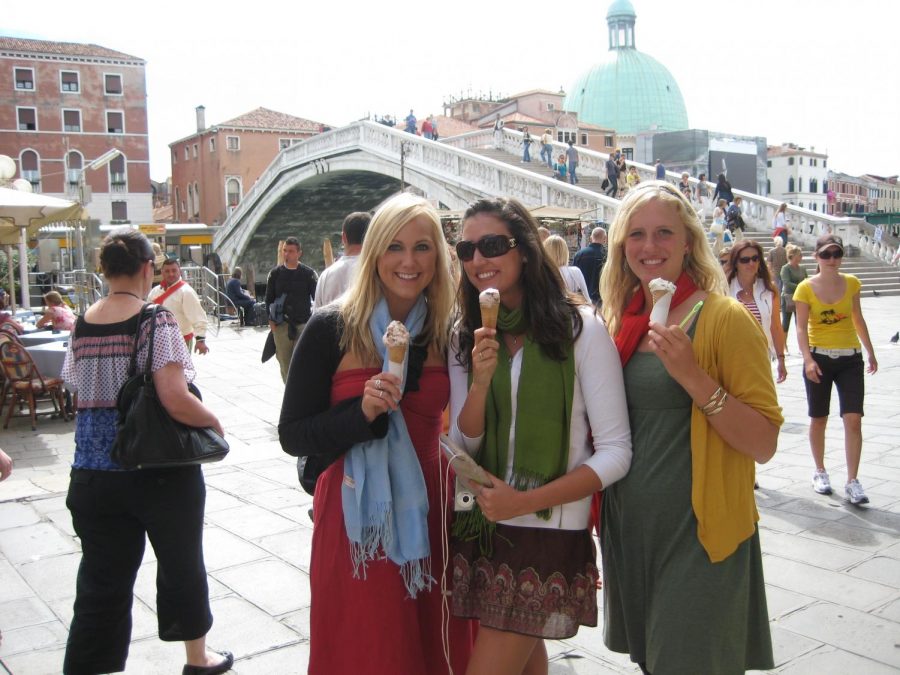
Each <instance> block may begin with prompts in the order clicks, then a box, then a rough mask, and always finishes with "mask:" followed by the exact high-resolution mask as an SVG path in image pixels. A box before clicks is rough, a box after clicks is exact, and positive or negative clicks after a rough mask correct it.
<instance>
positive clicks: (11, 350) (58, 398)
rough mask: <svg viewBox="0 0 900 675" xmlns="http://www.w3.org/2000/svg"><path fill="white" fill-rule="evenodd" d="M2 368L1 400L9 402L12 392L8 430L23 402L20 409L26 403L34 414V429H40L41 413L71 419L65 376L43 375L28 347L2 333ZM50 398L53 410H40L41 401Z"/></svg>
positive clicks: (0, 346) (0, 361)
mask: <svg viewBox="0 0 900 675" xmlns="http://www.w3.org/2000/svg"><path fill="white" fill-rule="evenodd" d="M0 370H2V371H3V376H4V378H5V381H4V383H3V388H4V391H3V398H2V399H0V400H2V401H3V402H4V403H5V401H6V392H7V391H9V392H11V393H12V398H11V400H10V401H9V408H8V410H7V413H6V419H5V420H4V422H3V428H4V429H7V428H9V420H10V418H11V417H12V415H13V411H14V410H15V408H16V404H19V407H20V409H21V407H22V404H25V405H27V406H28V409H29V412H30V414H31V429H32V430H33V431H34V430H37V415H38V414H41V415H44V414H54V415H59V416H60V417H62V418H63V419H64V420H68V419H69V414H68V413H67V412H66V405H65V392H64V389H63V381H62V378H59V377H50V378H45V377H43V376H42V375H41V373H40V372H39V371H38V369H37V366H35V365H34V361H32V360H31V354H29V353H28V350H27V349H25V347H23V346H22V345H21V344H19V343H18V342H16V341H14V340H11V339H9V338H8V337H6V336H4V335H0ZM47 399H49V400H50V401H51V402H52V403H53V411H52V413H51V411H50V410H47V411H42V412H40V413H38V411H37V401H39V400H47ZM0 413H2V408H0Z"/></svg>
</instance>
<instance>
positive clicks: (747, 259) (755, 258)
mask: <svg viewBox="0 0 900 675" xmlns="http://www.w3.org/2000/svg"><path fill="white" fill-rule="evenodd" d="M738 262H739V263H743V264H744V265H746V264H747V263H752V262H759V255H742V256H741V257H740V258H738Z"/></svg>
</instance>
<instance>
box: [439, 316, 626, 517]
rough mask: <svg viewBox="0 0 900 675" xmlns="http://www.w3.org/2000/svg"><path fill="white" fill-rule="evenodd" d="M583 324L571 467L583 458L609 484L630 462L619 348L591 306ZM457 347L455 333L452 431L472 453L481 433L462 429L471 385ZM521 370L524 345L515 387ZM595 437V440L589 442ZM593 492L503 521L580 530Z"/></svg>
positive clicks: (578, 348) (512, 438)
mask: <svg viewBox="0 0 900 675" xmlns="http://www.w3.org/2000/svg"><path fill="white" fill-rule="evenodd" d="M580 312H581V318H582V321H583V322H584V327H583V329H582V331H581V335H580V336H579V337H578V340H576V342H575V391H574V395H573V400H572V423H571V427H570V430H569V432H570V433H569V466H568V471H572V470H573V469H575V468H576V467H578V466H581V465H582V464H584V465H586V466H588V467H590V468H591V469H592V470H593V471H594V473H596V474H597V476H598V477H599V478H600V480H601V481H602V482H603V486H604V487H608V486H610V485H611V484H613V483H615V482H616V481H617V480H619V479H620V478H622V477H623V476H625V474H626V473H628V469H629V468H630V466H631V427H630V425H629V423H628V407H627V405H626V402H625V386H624V383H623V379H622V366H621V362H620V360H619V353H618V352H617V351H616V347H615V345H614V344H613V341H612V339H611V338H610V336H609V332H608V331H607V330H606V326H605V325H604V323H603V321H602V320H601V319H600V317H599V316H597V315H595V314H594V312H593V309H592V308H590V307H586V306H585V307H582V308H581V310H580ZM458 351H459V348H458V342H457V339H456V336H455V335H454V337H453V340H452V344H451V348H450V355H449V364H448V365H449V371H450V437H451V438H452V439H453V440H454V441H456V442H457V443H458V444H459V445H460V446H462V447H464V448H465V449H466V451H467V452H469V454H474V453H475V452H477V451H478V449H479V448H480V447H481V440H482V438H483V436H479V437H478V438H468V437H466V436H463V434H462V432H461V431H460V430H459V426H458V424H457V420H458V418H459V413H460V410H462V407H463V405H464V404H465V402H466V396H467V394H468V390H469V384H468V373H467V371H466V370H465V369H464V368H463V367H462V365H460V363H459V361H458V360H457V358H456V355H457V353H458ZM521 371H522V350H521V349H520V350H519V351H518V352H516V355H515V356H514V357H513V360H512V367H511V372H510V378H511V385H512V391H514V392H515V391H518V388H519V375H520V373H521ZM515 431H516V397H515V396H513V400H512V424H511V425H510V434H509V451H508V453H507V466H506V468H505V476H504V478H505V480H506V481H507V482H509V480H510V479H511V476H512V467H513V454H514V452H515ZM591 441H592V442H593V445H592V444H591ZM590 507H591V498H590V496H588V497H585V498H584V499H581V500H579V501H577V502H570V503H568V504H563V505H561V506H556V507H554V508H553V512H552V514H551V517H550V520H549V521H548V520H543V519H541V518H538V517H537V516H536V515H535V514H533V513H529V514H526V515H524V516H518V517H516V518H512V519H510V520H505V521H502V522H503V524H504V525H513V526H518V527H543V528H552V529H561V530H582V529H585V528H586V527H588V525H589V519H590Z"/></svg>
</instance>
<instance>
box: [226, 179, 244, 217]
mask: <svg viewBox="0 0 900 675" xmlns="http://www.w3.org/2000/svg"><path fill="white" fill-rule="evenodd" d="M240 201H241V183H240V181H239V180H238V179H237V178H229V179H228V180H226V181H225V202H226V205H227V207H228V208H227V211H228V215H231V212H232V211H233V210H234V209H235V207H237V205H238V204H239V203H240Z"/></svg>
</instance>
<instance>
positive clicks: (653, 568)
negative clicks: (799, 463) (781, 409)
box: [601, 352, 774, 675]
mask: <svg viewBox="0 0 900 675" xmlns="http://www.w3.org/2000/svg"><path fill="white" fill-rule="evenodd" d="M625 392H626V396H627V398H628V416H629V419H630V422H631V433H632V440H633V452H634V456H633V459H632V463H631V469H630V471H629V472H628V475H627V476H625V478H623V479H622V480H620V481H618V482H617V483H615V484H613V485H612V486H610V487H609V488H608V489H607V490H606V491H605V493H604V496H603V517H602V519H601V523H602V536H601V550H602V554H603V598H604V606H603V613H604V631H603V639H604V642H605V643H606V646H607V647H608V648H609V649H611V650H613V651H616V652H624V653H627V654H630V655H631V660H632V661H634V662H636V663H641V664H643V665H644V667H645V668H646V669H647V671H649V672H650V673H652V674H653V675H672V674H678V673H684V674H685V675H698V674H715V675H727V674H729V673H743V672H744V671H745V670H765V669H769V668H773V667H774V663H773V658H772V641H771V636H770V634H769V620H768V611H767V609H766V593H765V583H764V581H763V567H762V554H761V552H760V547H759V530H756V532H755V533H754V534H753V536H752V537H750V539H748V540H746V541H744V542H743V543H742V544H741V545H740V546H739V547H738V549H737V550H736V551H735V552H734V553H733V554H732V555H731V556H729V557H728V558H727V559H726V560H724V561H722V562H719V563H715V564H713V563H711V562H710V561H709V557H708V556H707V554H706V551H705V550H704V549H703V547H702V546H701V545H700V541H699V539H698V538H697V519H696V517H695V516H694V511H693V508H692V507H691V428H690V425H691V422H690V419H691V406H692V401H691V398H690V396H688V394H687V392H685V391H684V390H683V389H682V388H681V387H680V386H679V385H678V383H676V382H675V380H673V379H672V378H671V377H669V374H668V373H667V372H666V370H665V368H664V367H663V365H662V362H661V361H660V360H659V359H658V358H657V357H656V355H655V354H653V353H651V352H635V353H634V355H633V356H632V358H631V360H630V361H629V362H628V364H627V366H626V367H625Z"/></svg>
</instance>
